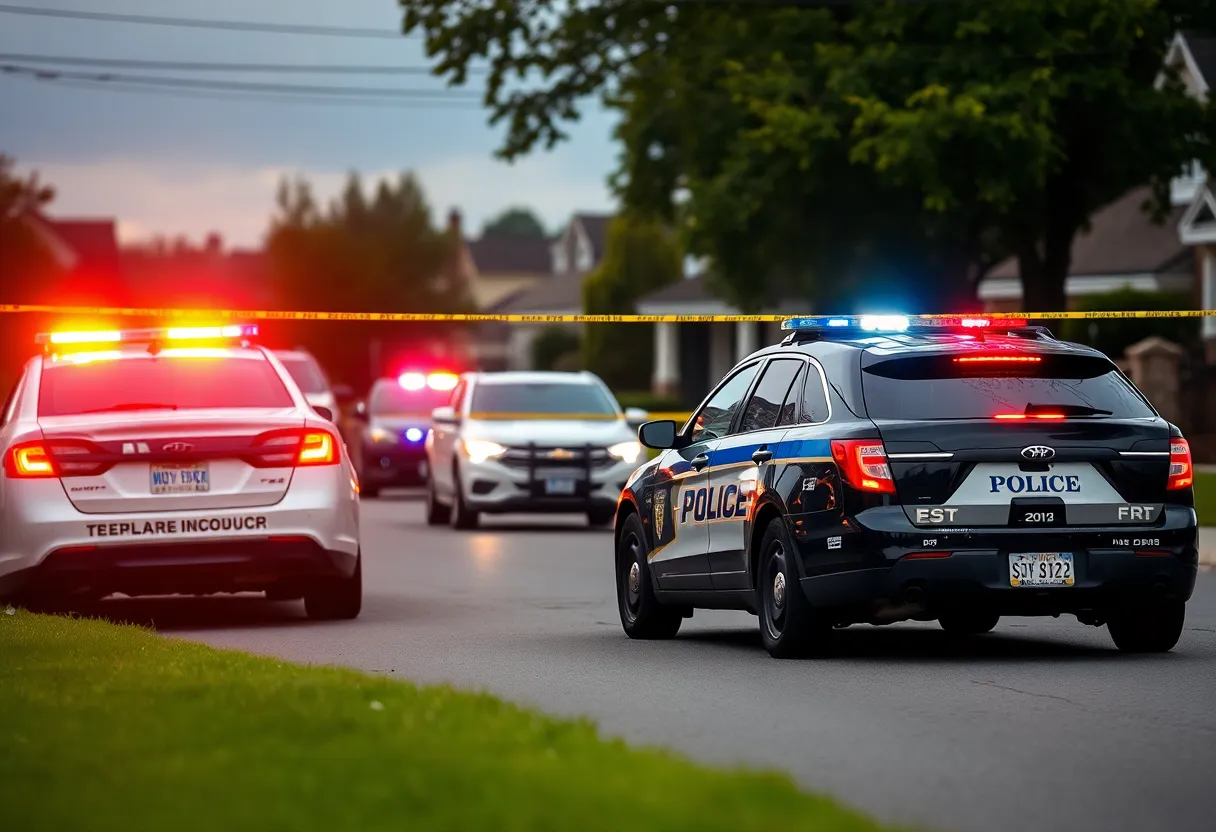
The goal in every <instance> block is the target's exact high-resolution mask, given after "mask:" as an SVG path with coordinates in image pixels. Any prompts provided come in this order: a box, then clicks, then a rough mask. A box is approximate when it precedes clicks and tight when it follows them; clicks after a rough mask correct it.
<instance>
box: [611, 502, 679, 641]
mask: <svg viewBox="0 0 1216 832" xmlns="http://www.w3.org/2000/svg"><path fill="white" fill-rule="evenodd" d="M649 553H650V549H649V547H648V546H647V545H646V531H645V529H643V528H642V521H641V520H639V519H638V516H637V515H636V514H631V515H629V516H628V517H627V518H625V522H624V524H623V525H622V526H621V535H620V541H619V542H618V543H617V549H616V599H617V607H618V609H619V610H620V613H621V626H622V627H623V628H624V629H625V635H627V636H629V637H630V638H636V639H642V640H652V639H666V638H672V637H674V636H675V634H676V633H678V632H679V631H680V624H681V622H683V620H684V616H683V614H682V612H681V611H680V610H679V609H676V608H674V607H665V606H663V605H662V604H661V603H659V600H658V599H657V598H655V597H654V587H653V586H652V584H651V580H652V578H651V576H650V563H649V560H648V557H647V556H648V555H649Z"/></svg>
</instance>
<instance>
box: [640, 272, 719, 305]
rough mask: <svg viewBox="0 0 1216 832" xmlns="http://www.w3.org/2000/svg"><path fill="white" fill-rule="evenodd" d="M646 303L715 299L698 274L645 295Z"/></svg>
mask: <svg viewBox="0 0 1216 832" xmlns="http://www.w3.org/2000/svg"><path fill="white" fill-rule="evenodd" d="M643 300H644V301H645V302H646V303H690V302H699V301H707V300H717V298H715V297H714V295H713V294H712V293H711V292H710V291H709V289H708V287H707V286H706V285H705V280H704V279H703V278H701V277H700V276H697V277H689V278H687V279H685V280H681V281H679V282H677V283H672V284H671V285H670V286H664V287H663V288H662V289H659V290H658V291H656V292H651V293H650V294H648V295H646V296H645V297H644V298H643Z"/></svg>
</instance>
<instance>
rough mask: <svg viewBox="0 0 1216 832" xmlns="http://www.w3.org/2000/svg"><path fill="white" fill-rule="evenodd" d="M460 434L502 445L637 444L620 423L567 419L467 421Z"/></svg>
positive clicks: (627, 427) (604, 445)
mask: <svg viewBox="0 0 1216 832" xmlns="http://www.w3.org/2000/svg"><path fill="white" fill-rule="evenodd" d="M461 433H462V434H463V435H464V436H465V437H467V438H470V439H473V438H475V439H488V440H490V441H491V442H498V443H500V444H503V445H527V444H528V443H530V442H534V443H536V444H537V445H542V446H545V447H554V446H558V447H560V446H562V445H595V446H598V447H607V446H609V445H615V444H616V443H618V442H628V441H629V440H631V439H632V440H634V441H637V433H636V432H635V431H633V430H631V429H630V427H629V425H627V424H626V423H625V422H624V421H601V420H594V421H586V422H579V421H574V420H571V419H553V420H547V419H546V420H538V419H524V420H520V421H518V422H514V421H511V422H508V421H499V420H496V419H487V420H484V421H476V420H473V419H470V420H469V421H468V422H466V423H465V427H464V429H463V430H461Z"/></svg>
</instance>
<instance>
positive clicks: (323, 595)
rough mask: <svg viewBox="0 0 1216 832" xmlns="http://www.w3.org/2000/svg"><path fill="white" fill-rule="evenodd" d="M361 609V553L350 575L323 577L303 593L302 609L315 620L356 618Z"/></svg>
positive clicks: (356, 557) (356, 558)
mask: <svg viewBox="0 0 1216 832" xmlns="http://www.w3.org/2000/svg"><path fill="white" fill-rule="evenodd" d="M362 609H363V553H362V552H360V553H359V554H357V555H356V556H355V571H354V572H353V573H352V574H351V575H350V577H338V578H333V577H330V578H324V579H322V580H320V581H318V582H317V583H316V584H315V585H314V586H313V587H312V588H311V589H310V590H309V591H308V592H306V593H305V594H304V611H305V612H306V613H308V617H309V618H312V619H315V620H317V621H342V620H350V619H352V618H358V617H359V613H360V611H362Z"/></svg>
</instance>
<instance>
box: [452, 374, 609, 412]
mask: <svg viewBox="0 0 1216 832" xmlns="http://www.w3.org/2000/svg"><path fill="white" fill-rule="evenodd" d="M469 410H470V411H471V412H472V413H474V414H477V413H489V414H494V415H500V416H501V415H509V414H526V415H553V416H595V417H605V418H607V417H612V418H615V417H616V415H617V410H616V407H615V406H614V403H613V401H612V399H610V398H609V397H608V394H607V393H605V392H604V390H603V389H602V388H601V387H600V386H599V385H598V384H587V383H583V382H551V381H536V382H532V381H519V382H515V381H511V382H505V381H500V382H484V381H483V382H482V383H481V384H478V385H477V386H476V387H475V388H474V389H473V401H472V403H471V404H470V406H469Z"/></svg>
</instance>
